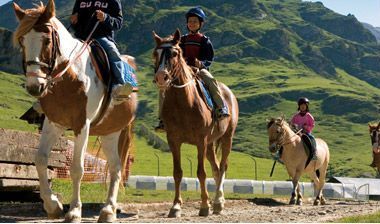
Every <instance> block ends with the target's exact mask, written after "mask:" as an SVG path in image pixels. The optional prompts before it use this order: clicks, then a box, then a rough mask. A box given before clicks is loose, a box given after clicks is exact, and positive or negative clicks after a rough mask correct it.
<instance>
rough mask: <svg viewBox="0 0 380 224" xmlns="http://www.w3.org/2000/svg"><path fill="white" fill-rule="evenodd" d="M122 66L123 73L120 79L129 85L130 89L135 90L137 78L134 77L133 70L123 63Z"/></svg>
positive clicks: (134, 72)
mask: <svg viewBox="0 0 380 224" xmlns="http://www.w3.org/2000/svg"><path fill="white" fill-rule="evenodd" d="M123 66H124V68H123V70H124V72H123V77H122V78H123V82H124V83H129V84H131V85H132V87H133V88H134V89H136V90H137V88H138V87H137V86H138V85H137V77H136V71H135V69H134V68H132V66H130V65H129V64H128V63H126V62H123Z"/></svg>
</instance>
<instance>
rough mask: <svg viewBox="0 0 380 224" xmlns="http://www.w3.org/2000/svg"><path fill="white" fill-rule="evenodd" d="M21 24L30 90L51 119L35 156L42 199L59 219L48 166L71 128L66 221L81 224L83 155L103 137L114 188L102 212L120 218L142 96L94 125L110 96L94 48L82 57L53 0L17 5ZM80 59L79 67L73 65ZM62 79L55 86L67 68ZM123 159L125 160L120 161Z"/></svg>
mask: <svg viewBox="0 0 380 224" xmlns="http://www.w3.org/2000/svg"><path fill="white" fill-rule="evenodd" d="M14 10H15V13H16V16H17V18H18V20H19V27H18V28H17V30H16V31H15V34H14V41H15V42H16V43H17V44H19V45H20V46H21V48H22V52H23V57H24V66H25V70H26V74H25V75H26V89H27V91H28V92H29V93H30V94H31V95H33V96H35V97H36V98H38V99H39V101H40V102H41V106H42V109H43V111H44V113H45V115H46V119H45V122H44V126H43V130H42V135H41V142H40V146H39V150H38V153H37V155H36V161H35V164H36V167H37V171H38V176H39V181H40V195H41V198H42V199H43V201H44V208H45V210H46V212H47V214H48V217H49V218H59V217H60V215H61V213H62V211H63V207H62V204H61V202H60V201H59V200H58V198H57V196H56V195H54V194H53V193H52V190H51V188H50V186H49V181H48V175H47V164H48V159H49V153H50V150H51V147H52V145H53V144H54V143H55V142H56V140H57V138H59V137H60V136H61V135H62V134H63V132H64V130H66V129H72V130H73V132H74V135H75V140H74V142H75V146H74V156H73V162H72V165H71V168H70V175H71V178H72V181H73V195H72V200H71V203H70V209H69V211H68V213H67V214H66V216H65V221H66V222H80V220H81V216H82V211H81V210H82V203H81V199H80V182H81V179H82V176H83V171H84V154H85V150H86V147H87V142H88V136H89V135H98V136H101V139H102V147H103V150H104V153H105V155H106V157H107V160H108V165H109V172H110V180H111V183H110V186H109V190H108V196H107V199H106V202H105V206H104V207H103V208H102V210H101V211H100V216H99V220H98V221H100V222H110V221H114V220H115V219H116V208H117V194H118V189H119V184H120V180H121V170H122V166H123V165H125V162H126V158H127V154H128V149H129V147H130V143H131V142H130V141H131V135H132V133H131V131H132V130H131V128H132V122H133V120H134V118H135V112H136V107H137V94H136V93H132V94H131V98H130V99H129V100H127V101H125V102H123V103H122V104H120V105H114V104H113V103H112V102H111V107H110V108H109V109H108V111H107V112H106V113H105V115H104V117H103V118H102V119H101V120H100V121H99V122H97V124H95V125H94V124H93V125H91V122H92V121H93V120H94V119H96V118H97V116H98V114H99V110H100V107H101V104H102V101H103V100H104V97H105V85H104V84H103V83H102V81H100V80H99V78H98V77H97V75H96V72H95V67H94V64H93V63H92V61H91V58H90V54H89V50H88V49H85V48H83V49H84V51H83V53H82V54H78V51H79V49H81V46H82V43H81V42H80V41H79V40H77V39H74V38H73V37H72V36H71V34H70V33H69V32H68V31H67V30H66V28H65V27H64V26H63V25H62V23H61V22H60V21H58V19H57V18H56V17H55V5H54V1H53V0H49V1H48V4H47V5H46V7H45V6H43V5H42V4H41V6H39V7H36V8H33V9H27V10H23V9H21V8H20V7H19V6H18V5H17V4H15V3H14ZM73 57H75V58H77V59H75V61H74V63H69V61H70V60H73ZM67 65H69V67H68V69H67V70H66V71H65V72H64V73H63V76H62V79H61V80H60V81H57V82H51V81H52V80H54V79H52V78H53V77H55V75H56V74H57V73H59V72H61V71H64V69H65V67H66V66H67ZM120 157H121V159H120Z"/></svg>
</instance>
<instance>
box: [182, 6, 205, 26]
mask: <svg viewBox="0 0 380 224" xmlns="http://www.w3.org/2000/svg"><path fill="white" fill-rule="evenodd" d="M190 16H196V17H198V18H199V21H201V22H202V23H203V22H204V21H205V20H206V14H205V12H204V11H203V10H202V9H201V7H195V8H191V9H190V10H189V11H188V12H187V13H186V21H187V20H188V19H189V17H190Z"/></svg>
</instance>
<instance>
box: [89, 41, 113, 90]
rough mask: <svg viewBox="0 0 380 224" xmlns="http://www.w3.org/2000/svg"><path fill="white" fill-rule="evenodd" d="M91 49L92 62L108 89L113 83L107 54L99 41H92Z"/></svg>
mask: <svg viewBox="0 0 380 224" xmlns="http://www.w3.org/2000/svg"><path fill="white" fill-rule="evenodd" d="M90 47H91V54H90V55H91V60H92V63H93V64H94V66H95V70H96V74H97V76H98V78H99V79H100V80H101V81H102V82H103V83H104V84H105V85H106V86H107V87H108V85H109V84H110V83H111V82H110V81H111V78H112V75H111V67H110V63H109V61H108V57H107V53H106V52H105V50H104V49H103V47H102V46H101V45H100V44H99V42H98V41H96V40H92V41H91V43H90Z"/></svg>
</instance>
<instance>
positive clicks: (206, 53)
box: [180, 33, 214, 69]
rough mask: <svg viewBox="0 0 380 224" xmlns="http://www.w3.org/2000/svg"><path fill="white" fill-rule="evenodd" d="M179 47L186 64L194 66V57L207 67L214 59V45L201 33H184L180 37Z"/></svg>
mask: <svg viewBox="0 0 380 224" xmlns="http://www.w3.org/2000/svg"><path fill="white" fill-rule="evenodd" d="M180 47H181V49H182V52H183V57H184V58H185V60H186V63H187V64H188V65H190V66H194V63H195V58H196V59H198V60H199V61H201V62H202V65H203V67H204V68H206V69H209V67H210V65H211V62H212V61H213V60H214V47H213V46H212V43H211V41H210V39H209V38H208V37H206V36H205V35H203V34H201V33H196V34H186V35H184V36H182V37H181V42H180Z"/></svg>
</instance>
